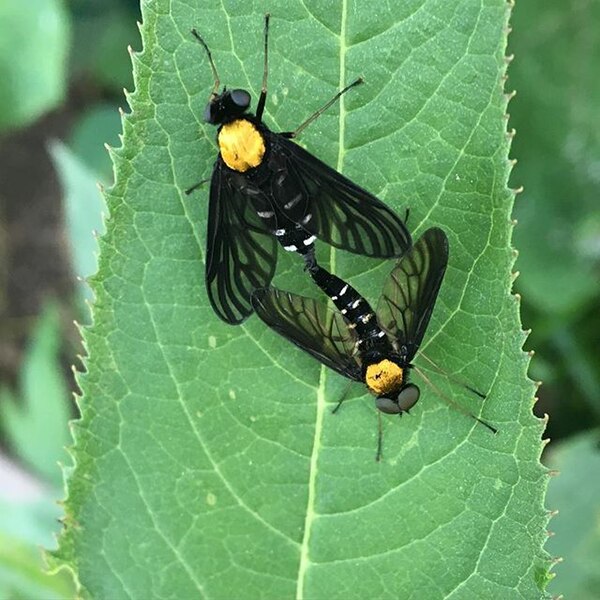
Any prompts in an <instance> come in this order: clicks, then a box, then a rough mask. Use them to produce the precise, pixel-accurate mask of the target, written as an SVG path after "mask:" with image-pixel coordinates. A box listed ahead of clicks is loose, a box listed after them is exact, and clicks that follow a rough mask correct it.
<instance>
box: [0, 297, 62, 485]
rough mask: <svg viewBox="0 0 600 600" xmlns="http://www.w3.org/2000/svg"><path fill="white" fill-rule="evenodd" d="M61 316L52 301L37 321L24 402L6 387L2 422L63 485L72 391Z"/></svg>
mask: <svg viewBox="0 0 600 600" xmlns="http://www.w3.org/2000/svg"><path fill="white" fill-rule="evenodd" d="M59 344H60V334H59V314H58V310H57V308H56V306H54V305H48V306H47V307H46V309H45V311H44V312H43V314H42V316H41V317H40V320H39V323H38V324H37V325H36V327H35V329H34V331H33V334H32V337H31V342H30V345H29V348H28V350H27V354H26V355H25V359H24V361H23V366H22V368H21V372H20V373H19V393H20V396H21V399H20V401H17V399H16V398H14V396H13V394H12V393H11V392H10V391H9V390H8V388H1V389H0V422H1V423H2V429H3V431H4V434H5V435H6V438H7V440H8V442H9V444H10V445H11V446H12V448H13V450H14V452H15V454H16V455H17V456H18V457H19V458H20V459H21V460H23V461H24V462H26V463H27V464H28V465H30V466H31V467H33V468H34V469H35V470H36V471H37V472H38V473H39V474H41V475H43V476H44V477H45V478H46V479H47V480H48V481H50V482H53V483H55V484H57V485H60V484H61V483H62V477H61V472H60V469H59V467H58V462H59V461H62V462H64V461H65V459H67V458H68V457H67V455H66V453H65V451H64V448H65V446H66V445H67V443H68V442H69V440H70V435H69V429H68V424H67V421H68V419H69V398H70V393H69V391H68V388H67V386H66V382H65V380H64V377H63V375H62V374H61V372H60V363H59V361H58V351H59Z"/></svg>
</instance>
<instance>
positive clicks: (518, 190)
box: [510, 185, 525, 196]
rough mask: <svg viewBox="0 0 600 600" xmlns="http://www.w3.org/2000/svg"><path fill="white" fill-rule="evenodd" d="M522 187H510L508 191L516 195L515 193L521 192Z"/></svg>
mask: <svg viewBox="0 0 600 600" xmlns="http://www.w3.org/2000/svg"><path fill="white" fill-rule="evenodd" d="M524 189H525V188H524V187H523V186H522V185H520V186H519V187H518V188H511V189H510V191H511V192H512V193H513V194H514V195H515V196H516V195H517V194H521V193H523V190H524Z"/></svg>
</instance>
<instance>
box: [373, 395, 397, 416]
mask: <svg viewBox="0 0 600 600" xmlns="http://www.w3.org/2000/svg"><path fill="white" fill-rule="evenodd" d="M375 406H376V407H377V408H378V409H379V410H380V411H381V412H384V413H386V414H388V415H397V414H398V413H400V412H402V410H401V409H400V407H399V406H398V404H397V402H396V401H395V400H392V399H391V398H384V397H383V396H380V397H379V398H375Z"/></svg>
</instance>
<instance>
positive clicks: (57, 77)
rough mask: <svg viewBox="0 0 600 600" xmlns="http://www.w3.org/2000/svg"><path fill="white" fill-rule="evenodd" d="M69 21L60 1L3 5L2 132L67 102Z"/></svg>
mask: <svg viewBox="0 0 600 600" xmlns="http://www.w3.org/2000/svg"><path fill="white" fill-rule="evenodd" d="M69 32H70V20H69V16H68V14H67V13H66V11H65V6H64V2H63V1H62V0H28V2H27V8H26V9H25V8H24V4H23V2H21V1H20V0H2V2H0V131H2V130H4V129H10V128H15V127H21V126H24V125H28V124H29V123H31V122H32V121H34V120H35V119H37V118H38V117H39V116H40V115H42V114H44V113H45V112H47V111H48V110H51V109H52V108H54V107H56V106H57V105H58V104H59V103H60V102H62V101H63V99H64V96H65V91H66V88H67V69H66V67H67V64H66V60H65V59H66V56H67V51H68V47H69Z"/></svg>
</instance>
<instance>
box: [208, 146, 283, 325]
mask: <svg viewBox="0 0 600 600" xmlns="http://www.w3.org/2000/svg"><path fill="white" fill-rule="evenodd" d="M233 176H234V174H232V173H231V172H230V171H229V170H228V169H226V168H225V166H224V164H223V161H222V160H221V158H220V157H219V159H218V160H217V163H216V164H215V168H214V171H213V175H212V179H211V183H210V199H209V208H208V232H207V240H206V267H205V268H206V290H207V292H208V298H209V300H210V303H211V306H212V307H213V309H214V311H215V313H216V314H217V315H218V316H219V317H220V318H221V319H222V320H223V321H225V322H226V323H230V324H232V325H236V324H239V323H241V322H242V321H244V320H245V319H246V318H247V317H249V316H250V315H251V314H252V305H251V303H250V295H251V294H252V291H253V290H255V289H257V288H261V287H265V286H267V285H269V283H270V282H271V279H272V278H273V275H274V273H275V266H276V263H277V242H276V241H275V238H273V236H271V235H269V234H268V232H266V231H265V229H264V225H262V223H261V221H260V217H259V216H258V215H257V214H256V211H255V210H254V208H253V207H252V204H251V202H250V201H249V199H248V198H247V197H245V196H244V194H243V193H242V192H241V191H240V189H239V186H235V185H234V184H233V182H232V180H231V177H233Z"/></svg>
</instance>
